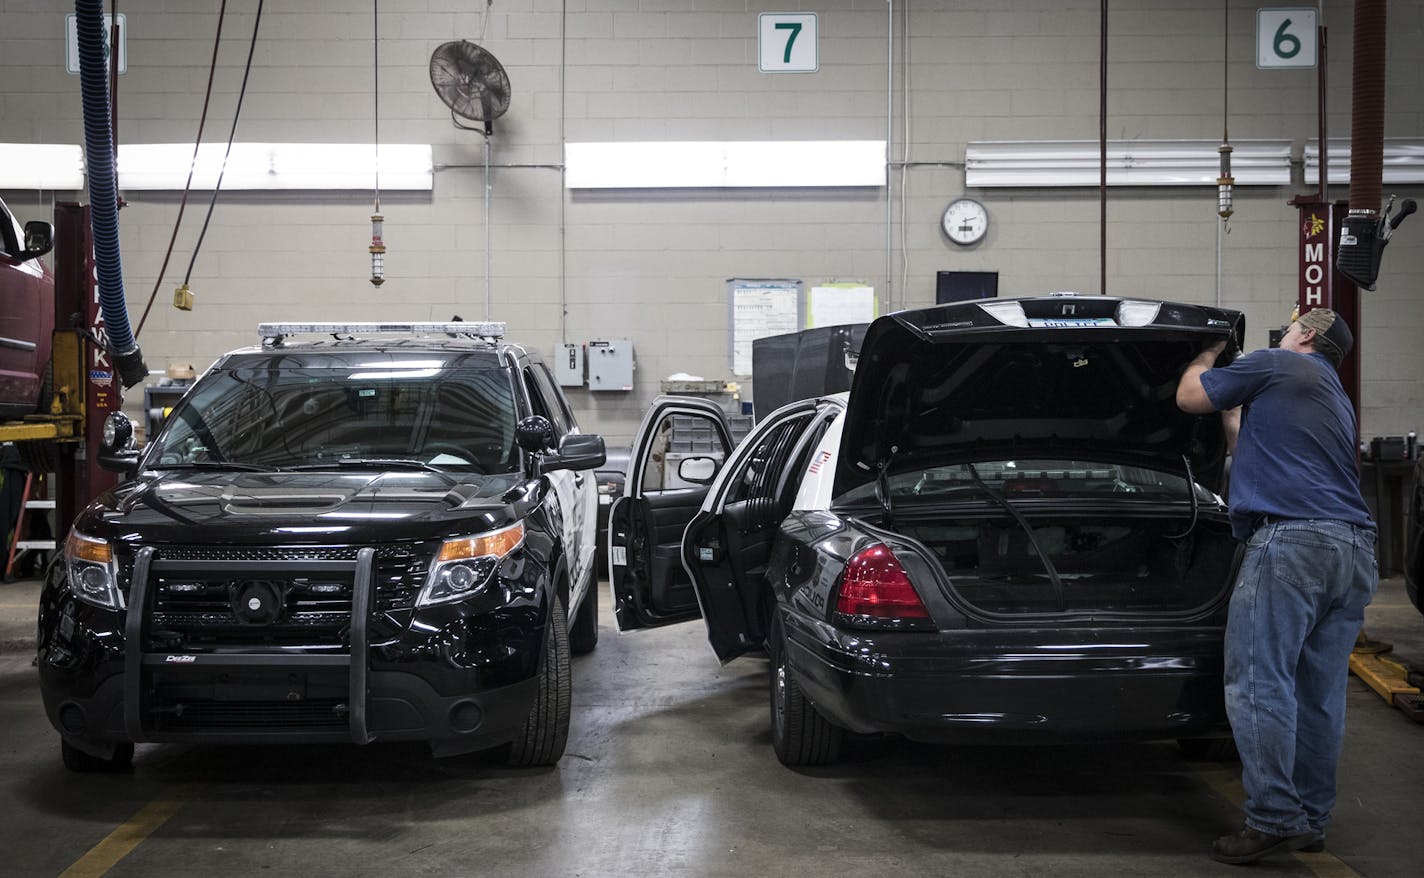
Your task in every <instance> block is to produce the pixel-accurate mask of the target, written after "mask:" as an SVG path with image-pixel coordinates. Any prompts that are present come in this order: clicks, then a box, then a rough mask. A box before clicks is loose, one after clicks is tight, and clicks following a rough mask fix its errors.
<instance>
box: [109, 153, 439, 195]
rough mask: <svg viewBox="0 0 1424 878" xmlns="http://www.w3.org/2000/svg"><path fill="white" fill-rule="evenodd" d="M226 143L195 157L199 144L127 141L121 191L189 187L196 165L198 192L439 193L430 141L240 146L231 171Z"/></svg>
mask: <svg viewBox="0 0 1424 878" xmlns="http://www.w3.org/2000/svg"><path fill="white" fill-rule="evenodd" d="M226 151H227V144H225V143H205V144H203V145H202V146H201V147H199V149H198V158H197V161H196V162H195V161H194V160H193V145H192V144H191V143H121V144H119V161H118V167H119V188H121V189H130V190H138V189H182V188H183V186H184V184H185V183H186V182H187V180H188V170H189V167H190V166H191V167H192V168H193V183H192V188H194V189H212V188H214V187H215V186H216V185H217V182H218V174H219V172H222V188H223V189H375V188H376V164H377V161H378V160H379V163H380V170H381V178H380V184H381V186H380V188H381V189H389V190H396V189H425V190H428V189H431V188H433V186H434V182H433V180H434V178H433V173H434V172H433V168H434V161H433V159H432V151H431V147H430V145H429V144H418V143H383V144H381V146H380V154H379V157H378V156H377V150H376V147H375V146H373V145H372V144H369V143H234V144H233V145H232V154H231V155H229V156H228V159H227V168H226V170H223V154H224V153H225V152H226Z"/></svg>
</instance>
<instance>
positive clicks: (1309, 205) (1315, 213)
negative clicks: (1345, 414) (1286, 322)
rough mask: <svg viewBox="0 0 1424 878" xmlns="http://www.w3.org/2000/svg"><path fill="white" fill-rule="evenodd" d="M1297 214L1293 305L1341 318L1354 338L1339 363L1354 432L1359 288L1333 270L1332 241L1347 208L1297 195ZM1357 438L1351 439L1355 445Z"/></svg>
mask: <svg viewBox="0 0 1424 878" xmlns="http://www.w3.org/2000/svg"><path fill="white" fill-rule="evenodd" d="M1290 203H1291V204H1292V205H1293V206H1295V207H1296V208H1297V209H1299V211H1300V227H1299V228H1300V249H1299V254H1300V291H1299V294H1298V296H1297V305H1298V307H1299V308H1300V313H1302V314H1304V313H1305V312H1306V311H1309V310H1311V309H1312V308H1329V309H1330V310H1332V311H1334V312H1335V313H1336V314H1339V315H1340V316H1341V317H1343V318H1345V323H1346V325H1348V326H1349V327H1350V332H1352V333H1353V334H1354V336H1355V346H1354V348H1353V349H1352V350H1351V351H1350V353H1349V355H1348V356H1346V357H1345V362H1343V363H1341V364H1340V383H1341V384H1343V385H1344V386H1345V393H1346V394H1347V395H1348V396H1349V397H1350V402H1351V404H1352V405H1354V407H1355V424H1356V428H1355V429H1356V430H1357V431H1358V430H1359V426H1358V425H1359V422H1360V340H1361V338H1363V336H1364V328H1363V327H1362V326H1360V288H1359V287H1357V286H1356V285H1355V283H1354V282H1353V281H1351V280H1350V279H1349V278H1348V277H1346V276H1345V275H1344V274H1342V273H1340V272H1339V271H1338V270H1336V268H1335V242H1336V241H1337V240H1338V239H1339V237H1340V232H1339V230H1340V224H1341V223H1342V222H1343V221H1344V219H1345V214H1346V213H1347V212H1348V210H1349V205H1348V204H1346V203H1345V202H1336V203H1334V204H1330V203H1328V202H1325V201H1321V200H1320V199H1319V198H1318V197H1317V196H1313V195H1300V196H1297V197H1296V198H1295V199H1294V200H1292V201H1291V202H1290ZM1359 438H1360V437H1359V435H1358V434H1357V435H1356V436H1355V441H1356V444H1358V443H1359Z"/></svg>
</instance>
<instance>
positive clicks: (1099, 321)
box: [1028, 317, 1117, 326]
mask: <svg viewBox="0 0 1424 878" xmlns="http://www.w3.org/2000/svg"><path fill="white" fill-rule="evenodd" d="M1028 325H1029V326H1117V321H1116V320H1114V319H1112V318H1111V317H1030V318H1029V319H1028Z"/></svg>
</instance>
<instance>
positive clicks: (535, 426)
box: [514, 415, 554, 454]
mask: <svg viewBox="0 0 1424 878" xmlns="http://www.w3.org/2000/svg"><path fill="white" fill-rule="evenodd" d="M514 441H515V442H516V443H518V444H519V447H520V448H522V449H524V450H525V451H528V452H529V453H531V454H538V453H539V452H541V451H548V450H549V449H551V448H553V447H554V422H553V421H550V420H549V419H548V418H546V417H544V416H543V415H530V416H529V417H527V418H525V419H524V420H522V421H520V422H519V423H518V424H517V425H515V427H514Z"/></svg>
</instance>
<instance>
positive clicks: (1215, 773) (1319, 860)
mask: <svg viewBox="0 0 1424 878" xmlns="http://www.w3.org/2000/svg"><path fill="white" fill-rule="evenodd" d="M1198 773H1199V774H1200V775H1201V777H1202V779H1203V780H1205V781H1206V782H1207V784H1208V785H1209V786H1210V787H1211V788H1212V789H1214V790H1216V791H1217V792H1218V793H1220V794H1221V795H1222V796H1223V797H1225V798H1226V799H1229V800H1230V801H1231V802H1232V803H1233V804H1235V805H1236V807H1238V808H1239V807H1241V806H1242V805H1244V804H1245V802H1246V791H1245V790H1244V789H1242V787H1241V775H1240V773H1238V772H1235V771H1229V770H1227V769H1225V768H1203V769H1200V770H1199V771H1198ZM1327 844H1328V842H1327ZM1292 856H1294V857H1295V858H1296V860H1297V861H1299V862H1301V863H1303V864H1304V865H1305V867H1306V868H1308V869H1309V870H1310V871H1311V872H1313V873H1314V874H1315V875H1316V876H1317V878H1361V876H1360V873H1359V872H1356V871H1355V870H1354V869H1351V868H1350V867H1349V866H1347V865H1345V862H1344V861H1343V860H1341V859H1340V858H1339V857H1337V856H1335V855H1334V854H1332V853H1330V849H1329V848H1328V847H1327V848H1326V849H1325V850H1323V851H1321V852H1320V853H1318V854H1303V853H1301V852H1300V851H1296V852H1295V853H1293V854H1292Z"/></svg>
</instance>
